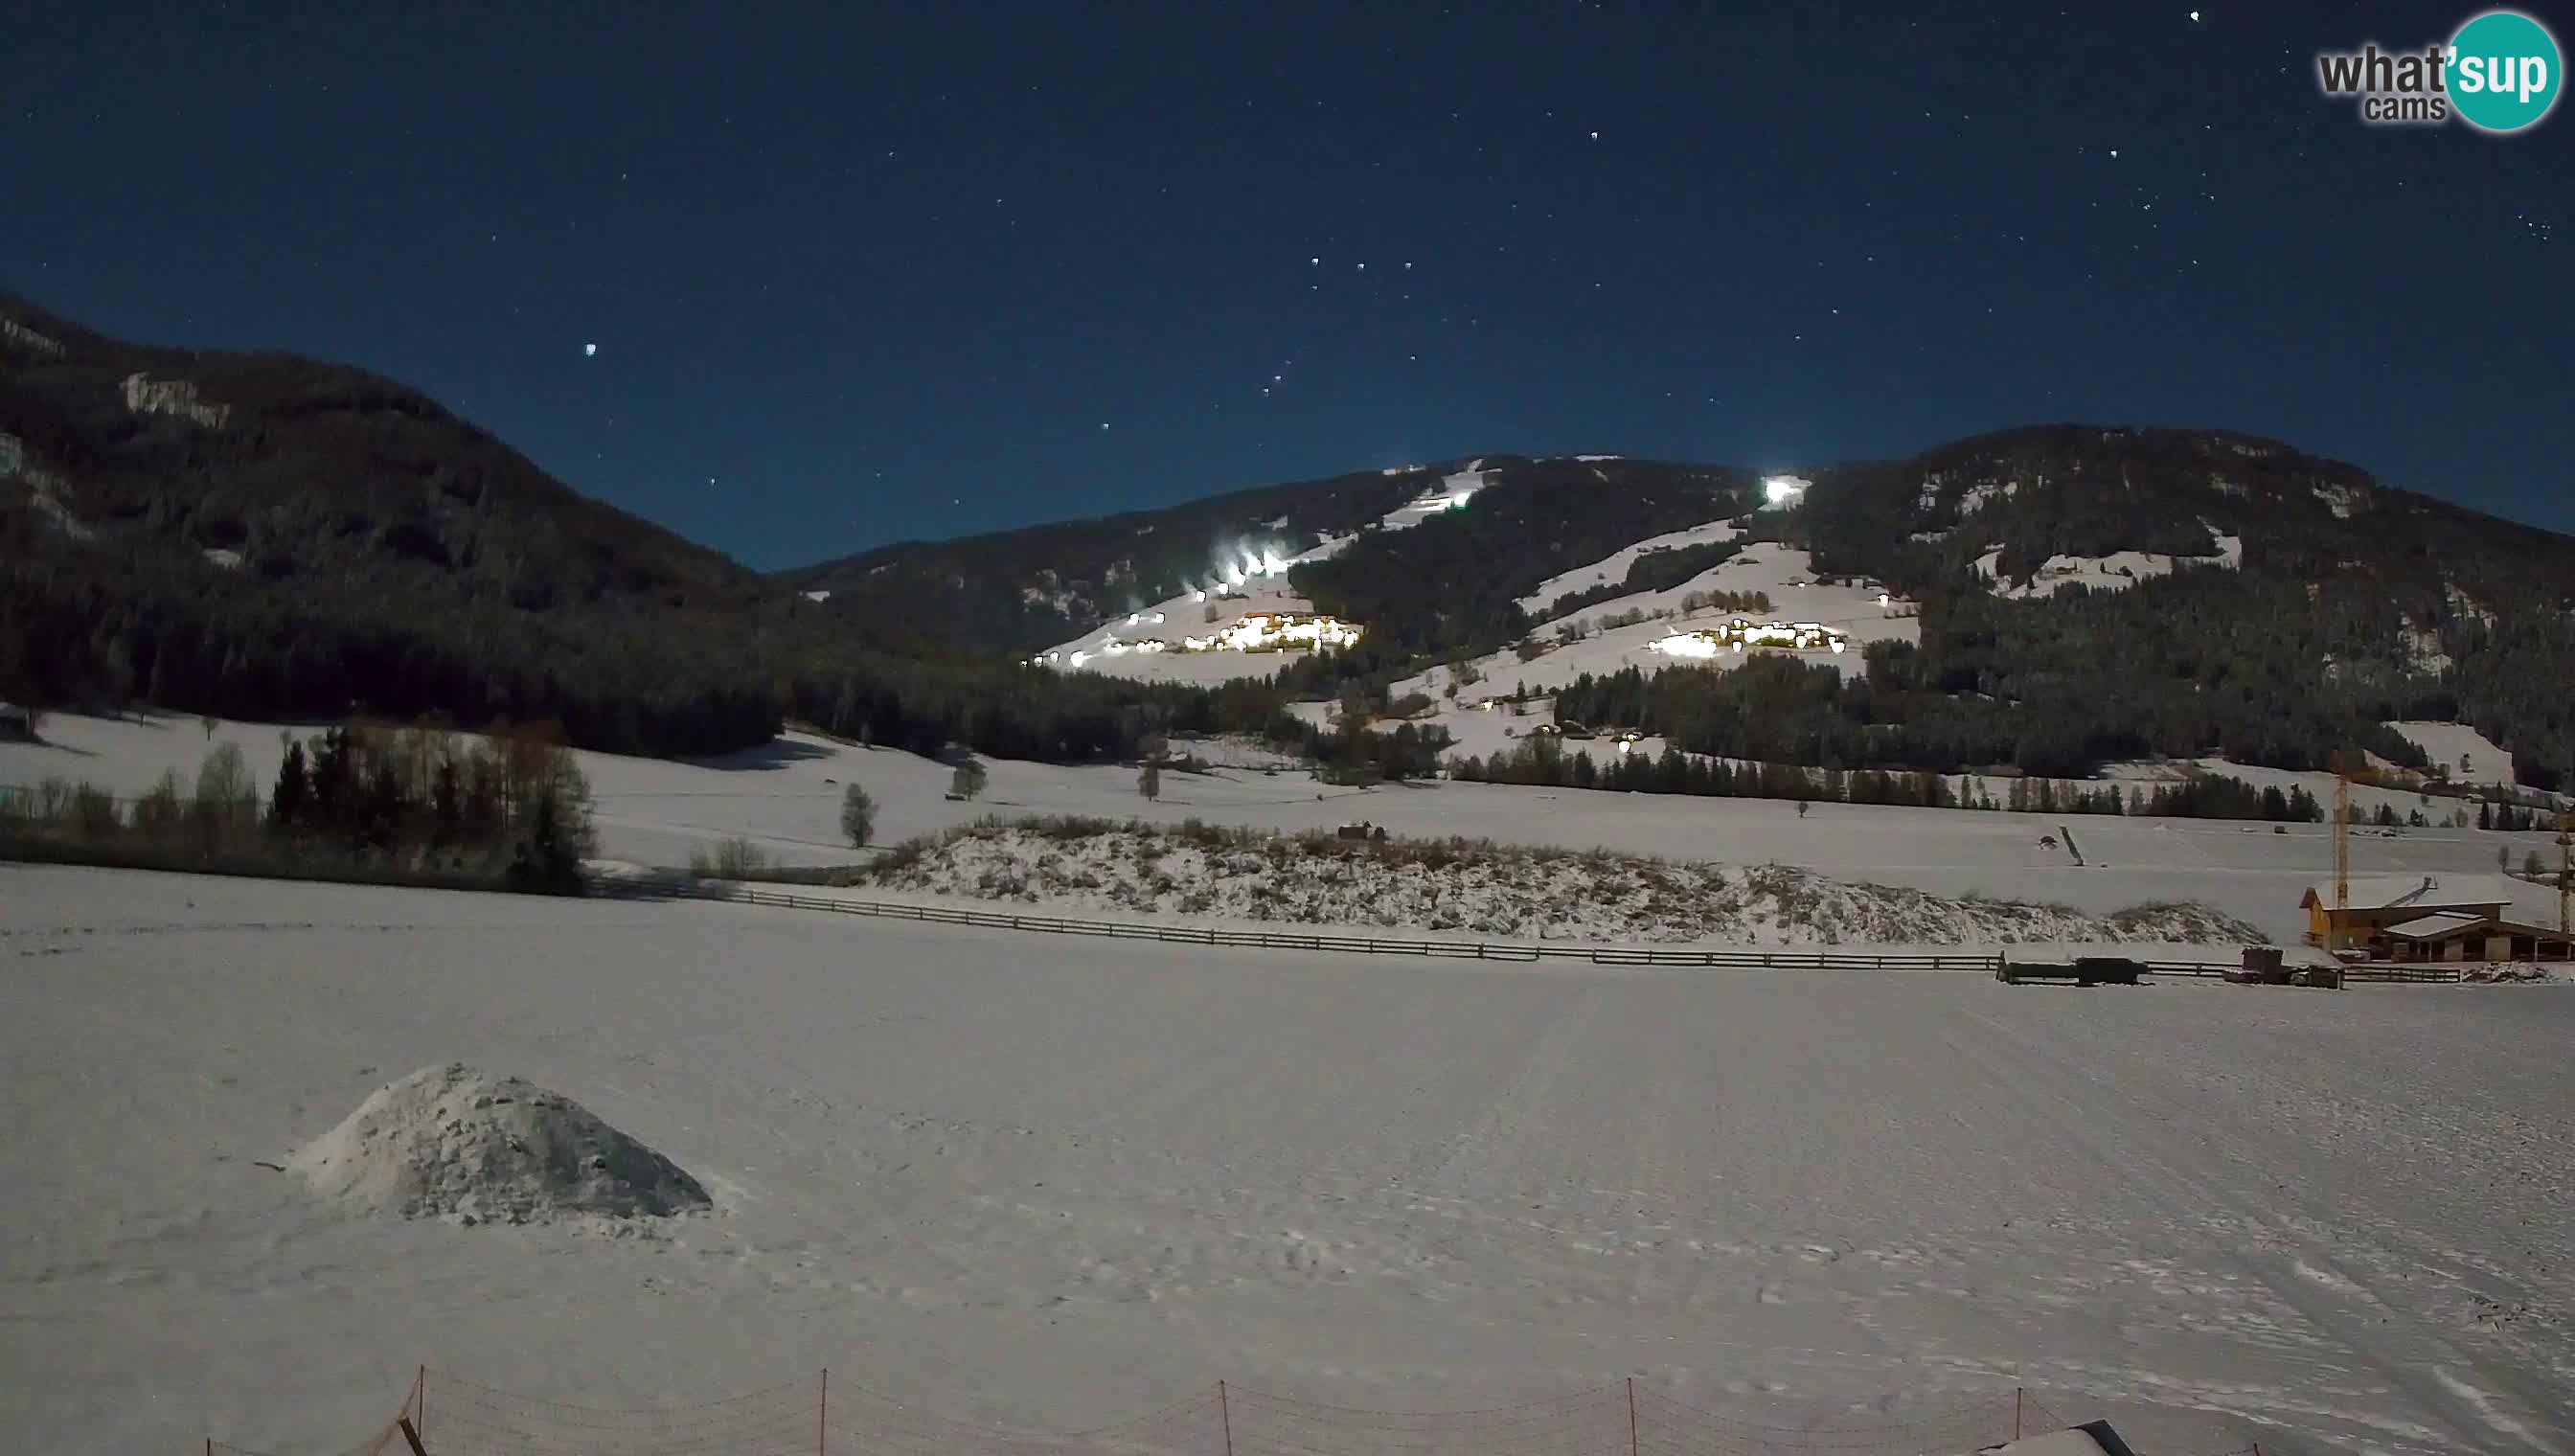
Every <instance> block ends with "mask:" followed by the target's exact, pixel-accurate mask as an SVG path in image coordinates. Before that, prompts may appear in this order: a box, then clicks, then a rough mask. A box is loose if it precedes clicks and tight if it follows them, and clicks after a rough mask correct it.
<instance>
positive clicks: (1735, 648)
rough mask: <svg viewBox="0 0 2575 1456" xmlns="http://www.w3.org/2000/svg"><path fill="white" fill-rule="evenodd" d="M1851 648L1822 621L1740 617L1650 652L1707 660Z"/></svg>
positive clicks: (1673, 637) (1676, 637)
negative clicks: (1762, 651)
mask: <svg viewBox="0 0 2575 1456" xmlns="http://www.w3.org/2000/svg"><path fill="white" fill-rule="evenodd" d="M1849 647H1850V639H1849V638H1848V637H1846V636H1844V635H1843V634H1842V633H1841V632H1839V631H1837V630H1835V629H1833V628H1829V627H1826V626H1824V625H1823V624H1822V623H1819V622H1747V621H1745V620H1744V619H1742V618H1740V617H1738V618H1735V619H1734V620H1733V621H1731V622H1728V623H1725V624H1723V625H1722V626H1718V627H1703V628H1700V629H1699V630H1697V631H1696V632H1676V633H1673V634H1672V635H1671V636H1669V637H1667V638H1664V639H1662V640H1661V641H1659V642H1656V643H1653V644H1652V645H1651V650H1652V651H1654V652H1658V653H1661V654H1663V655H1664V656H1666V657H1673V658H1697V659H1706V658H1713V657H1716V656H1717V655H1718V654H1720V653H1727V652H1736V653H1739V652H1743V651H1745V650H1746V649H1751V648H1785V649H1787V650H1789V651H1791V652H1800V653H1804V652H1814V651H1816V650H1818V649H1822V650H1828V651H1831V652H1836V653H1838V652H1843V651H1846V650H1848V648H1849Z"/></svg>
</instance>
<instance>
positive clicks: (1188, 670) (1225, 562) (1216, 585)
mask: <svg viewBox="0 0 2575 1456" xmlns="http://www.w3.org/2000/svg"><path fill="white" fill-rule="evenodd" d="M1480 464H1481V462H1477V463H1475V464H1473V465H1469V466H1468V467H1467V468H1466V469H1465V470H1462V471H1456V472H1453V473H1451V474H1449V475H1447V476H1444V477H1442V478H1441V479H1440V480H1439V481H1438V483H1437V484H1435V485H1433V486H1432V487H1430V489H1428V490H1426V491H1424V492H1422V493H1421V494H1420V495H1419V496H1416V497H1414V498H1413V499H1412V500H1411V501H1409V502H1406V503H1405V504H1404V505H1402V506H1399V507H1397V508H1395V509H1394V510H1392V511H1389V512H1387V513H1386V514H1385V516H1384V517H1382V518H1381V519H1380V520H1379V521H1378V523H1377V527H1378V529H1379V530H1381V531H1403V530H1407V529H1409V528H1411V527H1414V526H1418V525H1420V524H1421V523H1422V522H1424V521H1427V520H1429V519H1430V518H1432V517H1434V516H1438V515H1441V514H1443V513H1445V512H1449V511H1454V510H1456V509H1458V508H1459V507H1461V506H1464V505H1465V504H1466V503H1467V502H1468V501H1470V500H1472V499H1473V498H1474V496H1475V494H1476V493H1477V492H1478V491H1481V490H1482V489H1484V486H1485V484H1486V482H1487V480H1488V479H1489V473H1488V472H1486V471H1483V470H1481V469H1479V468H1478V467H1479V466H1480ZM1353 540H1356V538H1355V537H1349V536H1339V537H1328V538H1325V539H1322V540H1320V541H1314V542H1311V543H1308V544H1303V545H1301V546H1298V545H1296V544H1292V543H1291V544H1286V545H1283V544H1280V543H1275V542H1273V543H1257V542H1247V543H1238V544H1235V545H1231V546H1227V547H1224V548H1221V549H1219V550H1218V551H1217V552H1215V553H1213V555H1212V558H1211V560H1210V563H1209V569H1208V574H1207V578H1206V580H1205V581H1203V582H1201V583H1200V584H1199V585H1198V586H1195V587H1193V588H1191V589H1190V590H1189V591H1187V592H1183V593H1181V594H1180V595H1178V596H1176V597H1172V598H1169V599H1167V600H1165V601H1162V602H1157V603H1154V604H1153V605H1152V606H1149V607H1145V608H1142V609H1140V610H1138V611H1136V612H1132V613H1130V614H1128V615H1127V616H1125V617H1122V618H1118V619H1115V620H1113V621H1111V622H1108V623H1105V624H1103V625H1102V626H1101V627H1099V628H1098V629H1096V630H1094V631H1092V632H1088V633H1085V634H1083V635H1082V636H1081V637H1078V638H1074V639H1072V640H1070V641H1067V642H1061V643H1058V644H1056V645H1055V646H1054V647H1053V648H1050V649H1048V650H1047V651H1045V652H1043V653H1039V654H1037V655H1036V656H1035V657H1034V658H1033V659H1032V661H1034V662H1040V663H1045V664H1047V665H1048V666H1051V667H1055V668H1060V669H1065V670H1069V671H1075V672H1087V673H1100V674H1105V675H1107V676H1110V677H1118V678H1131V679H1136V680H1139V681H1142V682H1151V683H1195V684H1217V683H1226V682H1231V681H1233V680H1234V679H1237V678H1268V677H1271V676H1273V675H1274V674H1276V673H1277V672H1278V671H1279V670H1280V669H1282V668H1284V667H1287V665H1289V664H1291V663H1294V662H1297V661H1299V660H1301V659H1302V658H1304V657H1305V656H1306V654H1305V653H1304V652H1302V651H1298V650H1295V649H1292V648H1291V649H1281V650H1279V651H1273V652H1259V653H1243V652H1228V651H1217V652H1192V651H1187V650H1186V642H1185V639H1188V638H1191V637H1200V638H1205V637H1211V636H1214V635H1215V634H1217V633H1219V632H1221V631H1222V630H1224V629H1225V628H1226V627H1227V626H1228V625H1230V624H1232V623H1234V622H1236V621H1238V620H1240V619H1242V618H1245V617H1249V616H1252V615H1254V614H1257V613H1269V614H1274V615H1277V614H1295V615H1306V614H1310V613H1312V612H1313V610H1314V604H1313V603H1311V602H1308V601H1306V600H1305V599H1304V598H1302V597H1299V596H1297V595H1296V594H1295V593H1294V592H1293V591H1292V590H1290V589H1289V588H1288V586H1287V569H1288V568H1290V567H1293V566H1296V565H1298V564H1299V563H1302V562H1311V561H1322V560H1324V559H1326V558H1329V557H1332V556H1336V555H1338V554H1339V553H1340V551H1341V550H1342V549H1343V548H1344V547H1346V546H1348V545H1349V544H1350V543H1351V542H1352V541H1353ZM1291 549H1292V554H1289V553H1290V551H1291ZM1356 626H1358V627H1359V629H1360V630H1361V631H1364V630H1365V629H1366V626H1367V625H1366V624H1365V623H1360V624H1356Z"/></svg>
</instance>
